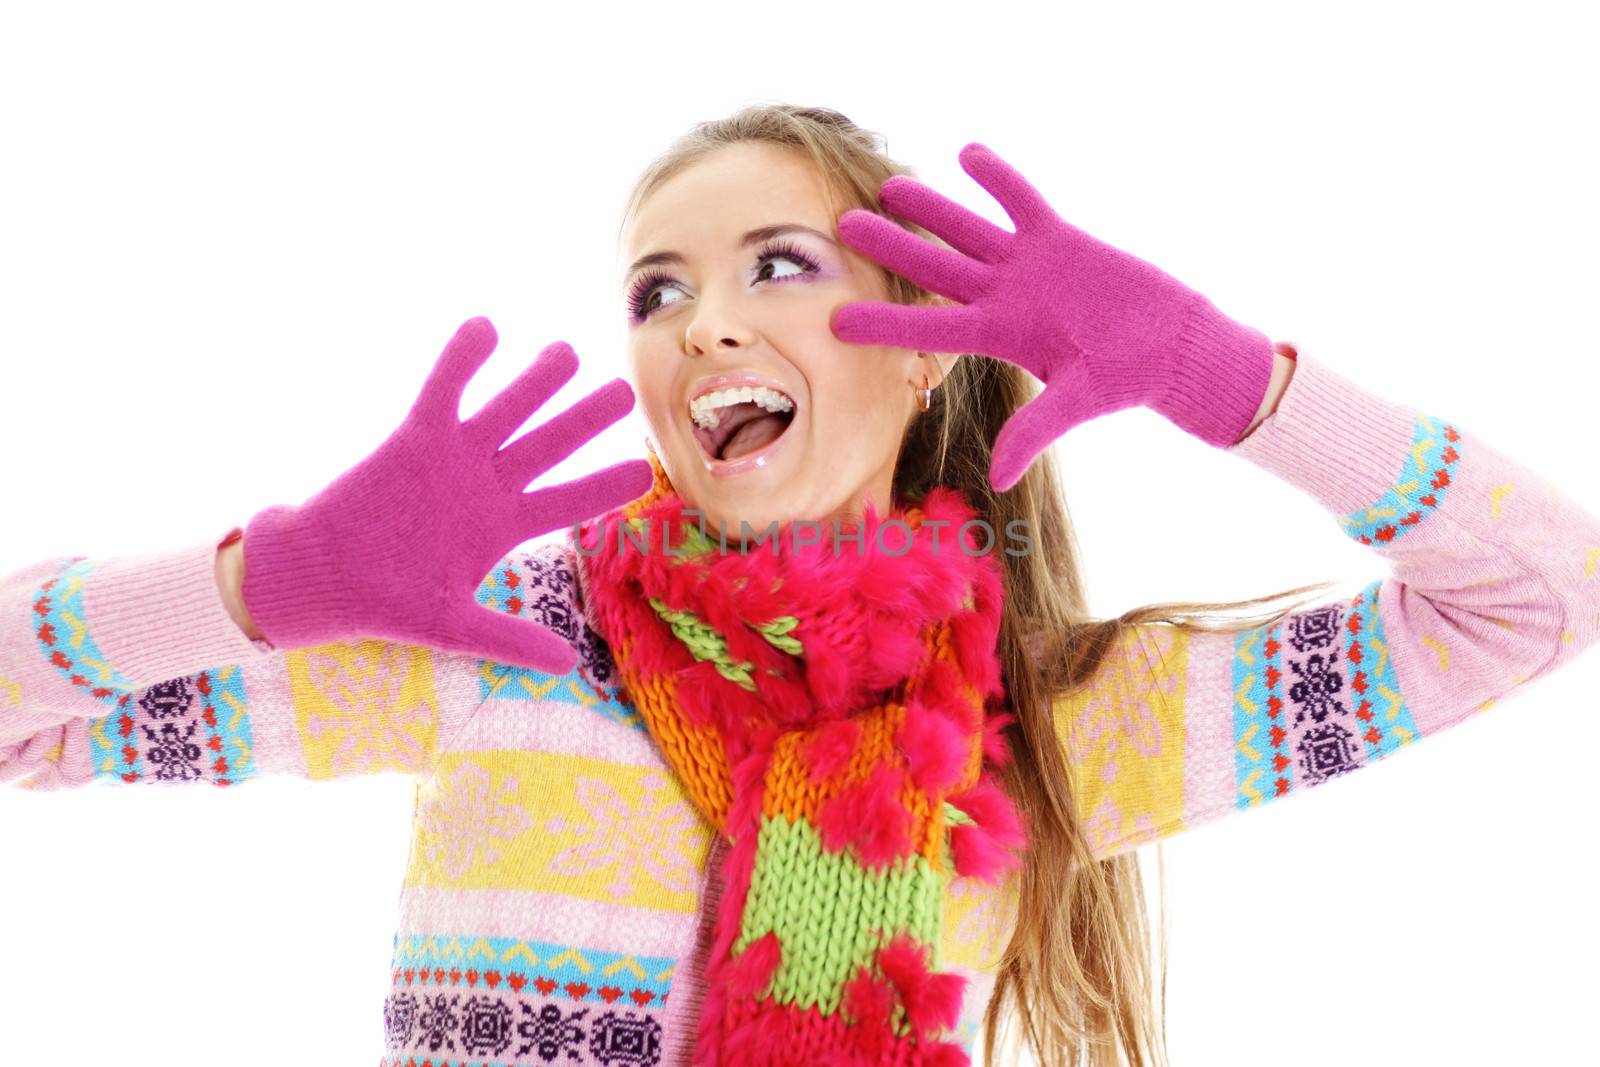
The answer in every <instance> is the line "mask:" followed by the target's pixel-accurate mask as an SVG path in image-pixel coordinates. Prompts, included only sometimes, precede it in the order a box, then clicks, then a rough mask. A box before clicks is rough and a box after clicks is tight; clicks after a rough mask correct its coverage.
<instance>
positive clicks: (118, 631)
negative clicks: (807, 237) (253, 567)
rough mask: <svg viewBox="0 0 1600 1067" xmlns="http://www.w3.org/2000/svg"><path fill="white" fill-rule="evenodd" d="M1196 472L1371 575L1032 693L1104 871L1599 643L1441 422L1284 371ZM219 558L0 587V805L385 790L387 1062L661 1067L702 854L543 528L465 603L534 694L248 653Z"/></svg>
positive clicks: (1515, 501)
mask: <svg viewBox="0 0 1600 1067" xmlns="http://www.w3.org/2000/svg"><path fill="white" fill-rule="evenodd" d="M1225 451H1227V452H1229V453H1232V454H1234V455H1237V456H1240V457H1242V458H1244V459H1246V460H1248V461H1250V462H1251V463H1253V464H1256V465H1258V466H1260V467H1262V468H1263V469H1265V470H1267V471H1269V472H1272V473H1273V474H1276V475H1277V476H1279V477H1280V478H1281V479H1283V480H1284V481H1286V482H1288V483H1289V484H1290V485H1292V486H1295V487H1298V488H1299V489H1301V490H1302V491H1304V492H1306V493H1308V494H1310V495H1311V496H1312V497H1313V498H1314V499H1315V500H1317V501H1318V502H1319V503H1320V504H1321V505H1322V506H1323V507H1324V508H1326V509H1327V510H1328V511H1329V512H1330V513H1331V517H1332V519H1333V520H1334V521H1335V522H1336V523H1337V524H1338V526H1339V528H1340V529H1341V530H1342V531H1343V532H1344V534H1345V535H1346V536H1348V537H1352V538H1354V539H1356V540H1357V541H1359V542H1360V543H1361V544H1363V545H1366V546H1368V547H1370V548H1371V549H1372V550H1373V552H1375V553H1376V554H1377V555H1378V556H1380V557H1382V559H1383V560H1384V561H1385V563H1386V564H1387V570H1388V573H1387V574H1386V575H1385V576H1383V577H1380V578H1376V579H1374V580H1373V581H1372V582H1371V583H1370V584H1368V585H1366V586H1365V587H1364V588H1362V589H1361V590H1360V591H1359V592H1358V593H1356V594H1355V595H1353V596H1341V597H1338V598H1336V599H1332V600H1328V601H1326V602H1324V603H1321V604H1319V605H1317V606H1314V607H1310V608H1306V609H1303V610H1300V611H1297V612H1295V613H1293V614H1292V615H1290V616H1288V617H1287V618H1285V619H1283V620H1281V621H1280V622H1278V623H1276V624H1274V625H1272V626H1269V627H1264V628H1261V629H1257V630H1251V631H1248V632H1245V633H1241V634H1208V633H1193V634H1186V633H1184V632H1183V631H1180V630H1178V629H1176V628H1173V627H1171V626H1168V625H1165V624H1151V625H1147V626H1144V627H1141V628H1139V629H1138V630H1137V631H1136V632H1135V633H1134V635H1133V636H1132V637H1131V638H1130V639H1129V640H1128V641H1126V642H1124V643H1123V644H1122V645H1120V646H1119V647H1117V648H1116V649H1114V650H1113V651H1112V654H1110V655H1109V656H1108V657H1107V658H1106V660H1105V662H1104V664H1103V665H1102V666H1101V668H1100V669H1099V671H1098V672H1097V673H1096V675H1095V676H1094V677H1093V678H1092V679H1091V680H1090V681H1089V683H1088V684H1086V685H1085V686H1084V687H1083V688H1082V689H1081V690H1080V691H1078V692H1076V693H1073V694H1071V695H1069V696H1064V697H1062V698H1060V699H1059V701H1058V703H1057V705H1056V717H1057V722H1058V725H1059V737H1060V740H1061V744H1062V745H1063V746H1065V751H1066V752H1067V755H1068V757H1069V760H1070V763H1071V764H1072V766H1073V768H1074V782H1075V789H1076V795H1077V802H1078V804H1079V807H1080V810H1081V812H1082V814H1083V817H1084V820H1085V826H1086V828H1087V831H1088V833H1089V834H1090V837H1091V844H1092V846H1093V848H1094V849H1095V851H1096V853H1097V854H1098V855H1100V856H1111V855H1115V854H1116V853H1118V852H1121V851H1123V850H1125V849H1129V848H1133V847H1136V846H1138V845H1140V844H1143V843H1146V842H1150V841H1154V840H1156V839H1158V838H1161V837H1163V836H1166V835H1170V834H1174V833H1177V832H1179V831H1181V830H1184V829H1187V828H1190V827H1195V826H1199V825H1202V824H1204V823H1207V822H1209V821H1211V820H1214V819H1217V818H1218V817H1220V816H1222V815H1225V814H1228V813H1230V812H1240V811H1246V810H1249V809H1251V808H1254V807H1259V806H1260V805H1263V804H1266V803H1269V802H1272V801H1274V800H1278V799H1280V798H1282V797H1285V796H1288V795H1290V794H1292V793H1295V792H1297V791H1300V790H1304V789H1306V788H1309V787H1312V786H1316V785H1320V784H1322V783H1324V782H1327V781H1329V780H1330V779H1332V778H1335V777H1339V776H1341V775H1345V774H1348V773H1349V772H1351V771H1355V770H1359V769H1360V768H1362V767H1364V766H1367V765H1369V764H1371V763H1373V762H1374V761H1376V760H1378V759H1381V758H1383V757H1384V756H1387V755H1389V754H1390V753H1392V752H1394V751H1395V750H1396V749H1399V748H1402V747H1404V746H1406V745H1409V744H1412V743H1414V742H1416V741H1418V740H1420V739H1422V738H1424V737H1427V736H1429V735H1431V734H1434V733H1437V732H1439V731H1440V730H1443V729H1445V728H1446V727H1449V726H1451V725H1453V724H1455V723H1458V722H1460V721H1462V720H1463V719H1466V718H1468V717H1470V716H1472V715H1473V714H1474V713H1475V712H1478V711H1482V710H1483V709H1485V708H1488V707H1489V706H1491V705H1492V704H1494V703H1495V702H1496V701H1498V700H1501V699H1503V698H1505V697H1506V696H1508V695H1510V694H1511V693H1512V692H1513V691H1514V690H1516V689H1517V687H1519V686H1522V685H1525V684H1526V683H1528V682H1529V681H1531V680H1533V679H1535V678H1538V677H1540V676H1542V675H1544V674H1546V673H1548V672H1549V671H1551V670H1553V669H1555V668H1557V667H1559V666H1560V665H1562V664H1564V663H1566V662H1568V661H1570V660H1571V659H1573V658H1574V657H1576V656H1577V655H1578V654H1579V653H1580V652H1581V651H1582V650H1584V649H1585V648H1587V647H1589V646H1590V645H1592V644H1594V643H1595V641H1596V639H1597V638H1600V519H1597V518H1596V517H1595V516H1594V514H1592V513H1591V512H1589V511H1586V510H1584V508H1583V507H1581V506H1580V505H1579V504H1578V503H1576V502H1574V501H1573V500H1571V499H1569V498H1567V497H1566V496H1564V495H1562V494H1561V493H1560V492H1558V491H1557V490H1556V489H1555V488H1554V487H1553V486H1552V485H1550V484H1548V483H1547V482H1546V481H1545V480H1544V479H1542V478H1541V477H1539V476H1538V475H1537V474H1535V473H1534V472H1532V471H1530V470H1528V469H1526V468H1524V467H1522V466H1520V465H1519V464H1517V463H1516V462H1515V461H1513V460H1512V459H1510V458H1509V457H1507V456H1506V455H1504V454H1502V453H1500V452H1498V451H1496V450H1495V449H1494V448H1492V447H1491V446H1490V445H1488V444H1487V443H1486V442H1484V441H1483V440H1481V439H1479V438H1477V437H1475V436H1474V435H1473V434H1472V433H1471V432H1470V431H1469V430H1468V429H1467V428H1465V427H1463V426H1461V425H1460V424H1457V423H1454V422H1450V421H1447V420H1445V419H1443V418H1440V417H1436V416H1433V415H1430V414H1425V413H1423V412H1421V411H1415V410H1412V409H1410V408H1407V407H1404V406H1401V405H1398V404H1395V403H1392V402H1390V401H1388V400H1385V399H1384V398H1382V397H1380V396H1378V395H1375V394H1373V393H1371V392H1369V391H1367V390H1365V389H1363V388H1361V387H1359V386H1357V385H1355V384H1353V383H1352V382H1350V381H1349V380H1347V379H1345V378H1343V377H1341V376H1340V375H1338V374H1337V373H1335V372H1334V371H1333V370H1332V369H1331V368H1329V367H1328V366H1326V365H1324V364H1322V363H1320V362H1318V360H1317V359H1316V358H1315V357H1312V356H1307V355H1305V354H1304V353H1302V354H1301V356H1300V359H1299V363H1298V366H1297V369H1296V372H1295V375H1294V377H1293V379H1292V381H1291V383H1290V385H1289V387H1288V389H1287V390H1286V391H1285V393H1284V395H1283V397H1282V400H1281V401H1280V404H1279V406H1278V409H1277V411H1276V412H1275V413H1274V414H1273V415H1272V416H1270V417H1269V418H1267V420H1266V421H1265V422H1263V423H1262V424H1261V425H1260V426H1259V427H1258V428H1257V429H1256V430H1255V431H1254V432H1253V433H1252V434H1251V435H1250V436H1248V437H1246V438H1245V439H1244V440H1243V441H1241V442H1239V443H1238V444H1235V445H1234V446H1232V447H1231V448H1229V449H1226V450H1225ZM233 532H234V531H233V530H230V531H227V532H226V533H223V534H219V536H217V537H208V538H206V539H205V540H203V541H201V542H199V543H196V544H193V545H191V546H188V547H185V548H182V549H179V550H176V551H172V552H166V553H157V554H152V555H146V556H136V557H123V558H105V559H97V558H77V557H63V558H55V559H48V560H42V561H39V562H36V563H33V564H31V565H28V566H24V567H22V568H20V569H18V570H14V571H12V572H11V573H9V574H7V575H5V576H4V577H3V578H0V781H8V782H11V783H13V784H15V785H17V786H19V787H23V788H32V789H54V788H61V787H67V786H78V785H84V784H87V783H89V782H93V781H99V782H106V783H113V784H120V783H135V782H151V783H168V782H170V783H202V782H205V783H211V784H213V785H219V786H233V785H238V784H241V783H246V782H248V781H249V780H250V779H251V778H254V777H256V776H259V775H263V774H274V773H279V774H293V775H299V776H303V777H308V778H315V779H329V778H336V777H341V776H345V775H353V774H363V773H379V772H405V773H409V774H414V775H415V776H416V781H417V785H416V804H415V825H414V829H413V845H412V850H411V858H410V862H409V866H408V868H407V870H406V873H405V879H404V887H403V891H402V894H401V908H400V916H399V929H398V932H397V934H396V937H395V941H394V955H393V965H392V973H393V988H392V990H391V992H390V993H389V995H388V996H387V997H386V998H385V1001H384V1004H383V1006H382V1009H383V1010H382V1026H383V1033H384V1037H385V1040H386V1052H385V1054H384V1058H383V1061H382V1062H383V1063H384V1064H385V1065H409V1064H418V1065H422V1064H431V1065H433V1067H444V1065H448V1067H458V1065H464V1064H470V1065H488V1064H493V1065H520V1064H550V1063H563V1064H571V1063H579V1064H596V1065H601V1067H636V1065H644V1064H657V1063H661V1064H683V1063H687V1062H688V1056H689V1053H690V1047H689V1045H690V1038H691V1035H692V1034H693V1031H694V1020H695V1018H696V1013H697V1008H698V1005H699V1001H700V999H701V997H702V996H703V993H704V990H703V986H702V982H701V979H702V971H703V965H702V961H703V958H704V952H705V949H706V944H707V935H708V932H709V930H708V921H707V920H708V919H709V916H710V915H711V914H712V913H713V910H714V908H713V905H714V903H715V899H716V895H717V893H718V891H719V890H718V886H717V885H716V882H715V879H714V877H712V872H713V871H715V870H716V869H717V867H716V865H715V864H713V863H712V862H711V861H712V859H713V858H714V856H713V853H714V852H715V851H716V847H714V846H713V844H712V835H711V832H710V829H709V827H708V826H707V825H706V824H705V823H704V822H703V820H702V819H701V818H700V817H699V815H698V814H697V813H696V810H695V808H694V806H693V805H692V804H691V803H690V802H689V800H688V799H687V797H686V795H685V793H684V791H683V789H682V788H681V786H680V785H679V783H678V782H677V781H676V780H675V778H674V776H673V774H672V773H671V771H670V770H669V769H668V767H667V765H666V764H665V763H664V762H663V760H662V758H661V755H660V753H659V751H658V750H657V749H656V747H655V745H654V744H653V742H652V740H651V737H650V735H649V733H648V732H647V731H646V730H645V728H644V727H643V724H642V723H641V721H640V719H639V716H638V714H637V713H636V712H635V710H634V708H633V707H632V705H631V704H630V703H629V702H628V700H627V699H626V692H625V690H623V689H622V688H621V687H620V685H619V684H618V681H617V676H616V672H615V667H614V664H613V661H612V659H611V655H610V650H609V646H608V644H607V643H606V641H605V640H604V638H603V637H602V636H601V634H600V633H598V632H597V626H596V619H595V618H594V616H593V615H592V613H589V612H587V611H586V605H585V600H584V590H583V588H582V587H581V579H580V578H579V570H578V568H577V567H576V566H575V557H574V555H573V551H574V550H573V548H572V545H571V541H570V536H569V534H568V532H565V531H564V532H563V533H562V535H561V536H559V537H551V538H550V539H549V540H547V541H540V542H535V543H534V544H533V545H532V546H530V547H525V548H524V549H523V550H520V551H518V552H517V553H514V554H512V555H511V556H508V557H507V558H506V559H504V560H503V561H502V564H501V566H500V567H499V568H498V569H496V570H495V571H494V572H493V573H491V574H490V575H489V576H488V577H487V578H486V579H485V580H484V581H483V583H482V584H481V586H480V588H479V591H478V596H479V599H480V601H481V602H483V603H485V604H490V605H493V606H495V607H498V608H500V609H502V610H504V611H507V612H509V613H512V614H518V615H525V616H528V617H530V618H534V619H537V620H539V621H540V622H542V623H544V624H545V625H547V626H550V627H552V628H553V629H555V630H557V631H558V632H560V633H562V634H564V635H566V636H567V637H568V638H569V639H570V640H572V641H573V642H574V644H575V646H576V648H577V649H578V651H579V653H580V655H579V661H578V666H577V667H576V668H575V669H574V670H573V671H572V672H571V673H570V674H567V675H564V676H561V677H554V676H551V675H548V674H542V673H540V672H538V671H532V670H524V669H520V668H514V667H509V666H506V665H502V664H497V663H493V662H488V661H483V660H478V659H473V658H470V657H465V656H461V655H459V654H447V653H441V652H437V651H435V650H431V649H428V648H423V647H417V646H410V645H401V644H392V643H388V642H385V641H380V640H367V641H360V642H354V643H347V644H331V645H326V646H321V647H317V648H311V649H302V650H297V651H288V652H284V651H278V650H274V649H272V648H271V647H270V646H269V645H267V644H266V643H265V642H252V641H250V640H248V639H247V638H246V637H245V636H244V635H243V634H242V632H241V631H240V630H239V629H238V628H237V627H236V626H235V625H234V623H233V622H232V621H231V619H230V618H229V616H228V614H227V612H226V610H225V609H224V607H223V605H222V603H221V600H220V597H219V596H218V592H217V588H216V584H215V577H214V569H213V566H214V557H215V553H216V549H217V545H218V543H219V542H221V541H222V540H224V539H225V537H226V536H227V534H231V533H233ZM1014 900H1015V898H1014V894H1013V893H1012V892H1011V890H1010V888H1009V887H1008V886H1001V887H1000V888H998V889H990V888H988V887H986V886H984V885H982V884H981V883H968V882H967V881H965V880H962V879H957V881H956V882H955V884H954V886H953V888H952V890H951V892H950V894H949V896H948V899H947V902H946V906H945V909H944V915H943V927H942V931H941V933H940V944H941V949H942V956H943V959H942V961H941V966H943V967H945V968H949V969H954V970H956V971H957V972H959V973H962V974H965V975H967V976H969V978H970V979H971V981H969V983H968V986H967V994H966V1000H965V1004H964V1007H963V1013H962V1021H961V1024H960V1028H959V1031H958V1033H957V1034H956V1038H957V1039H958V1040H960V1041H963V1042H965V1043H968V1044H969V1045H970V1044H971V1042H972V1041H973V1039H974V1037H975V1035H976V1034H977V1031H978V1026H979V1022H980V1020H981V1018H982V1013H983V1009H984V1007H985V1005H986V1004H987V1002H988V999H989V996H990V993H991V990H992V986H993V977H992V976H993V970H994V967H995V965H996V963H997V961H998V958H999V954H1000V951H1001V950H1002V949H1003V947H1004V945H1005V942H1006V938H1007V936H1008V934H1009V931H1010V927H1011V922H1012V918H1011V916H1012V915H1013V914H1014ZM377 1007H378V1006H377V1005H374V1020H373V1024H374V1029H375V1031H376V1027H377V1021H378V1020H377Z"/></svg>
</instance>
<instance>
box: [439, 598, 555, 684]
mask: <svg viewBox="0 0 1600 1067" xmlns="http://www.w3.org/2000/svg"><path fill="white" fill-rule="evenodd" d="M454 632H455V635H456V636H455V637H454V638H452V639H451V640H450V642H449V645H448V647H447V650H448V651H452V652H464V653H467V654H468V655H473V656H477V657H479V658H480V659H486V660H491V661H493V662H495V663H501V664H504V665H506V666H508V667H522V668H525V669H528V670H535V671H543V672H544V673H546V674H558V675H559V674H567V673H569V672H570V671H571V670H572V669H573V668H574V667H575V666H577V663H578V653H577V650H576V649H574V648H573V647H572V642H571V641H568V640H567V639H566V638H564V637H562V636H561V635H560V634H557V633H555V632H554V631H553V630H551V629H550V628H549V627H547V626H543V625H540V624H539V623H536V622H534V621H533V620H532V619H527V618H523V617H522V616H520V615H509V614H507V613H506V612H503V611H496V610H495V609H494V608H490V607H485V606H484V605H482V604H479V603H476V602H474V603H473V604H472V606H471V607H469V608H467V609H465V610H464V611H462V613H461V615H460V617H459V618H457V619H456V626H455V631H454Z"/></svg>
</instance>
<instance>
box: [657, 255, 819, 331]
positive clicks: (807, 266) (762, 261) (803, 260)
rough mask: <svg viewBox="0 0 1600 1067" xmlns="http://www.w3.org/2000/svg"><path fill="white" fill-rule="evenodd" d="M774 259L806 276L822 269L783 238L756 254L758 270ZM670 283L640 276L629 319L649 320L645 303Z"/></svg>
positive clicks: (662, 276)
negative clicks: (658, 288) (790, 263)
mask: <svg viewBox="0 0 1600 1067" xmlns="http://www.w3.org/2000/svg"><path fill="white" fill-rule="evenodd" d="M772 259H792V260H794V261H795V262H796V263H798V264H800V266H801V267H802V268H803V269H804V273H805V274H815V273H817V271H819V270H821V269H822V267H821V265H820V264H818V263H817V261H816V260H815V259H813V258H812V257H811V256H810V255H809V254H807V253H806V252H805V251H803V250H802V249H801V248H800V246H798V245H796V244H794V243H793V242H790V241H785V240H783V239H781V238H780V239H778V240H774V241H771V242H768V243H767V244H765V245H762V246H761V251H759V252H757V253H756V269H757V270H760V269H761V268H762V267H764V266H766V264H767V261H768V260H772ZM801 276H802V275H799V274H791V275H789V276H788V277H786V278H771V279H769V280H770V281H773V282H787V281H793V280H794V279H795V278H798V277H801ZM670 281H672V276H671V275H669V274H664V273H662V272H661V271H658V270H652V271H648V272H646V273H644V274H642V275H640V276H639V278H638V280H636V281H635V282H634V283H633V286H632V287H631V288H630V289H629V290H628V317H629V318H630V319H631V320H632V321H634V322H639V321H641V320H643V319H645V318H648V317H649V315H648V313H647V312H646V311H645V309H644V305H645V303H646V302H647V301H648V300H649V299H650V296H651V294H652V293H653V292H654V291H655V287H656V286H658V285H660V284H662V283H663V282H670Z"/></svg>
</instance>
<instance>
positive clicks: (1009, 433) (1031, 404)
mask: <svg viewBox="0 0 1600 1067" xmlns="http://www.w3.org/2000/svg"><path fill="white" fill-rule="evenodd" d="M1093 414H1094V410H1093V407H1092V405H1091V404H1090V397H1089V394H1088V391H1087V390H1084V389H1081V388H1077V387H1075V384H1074V382H1073V381H1072V379H1071V378H1070V377H1058V378H1055V379H1053V380H1052V381H1051V382H1050V383H1049V384H1048V385H1046V386H1045V389H1044V392H1042V393H1040V394H1039V395H1038V396H1036V397H1034V398H1033V399H1032V400H1030V401H1028V402H1027V403H1026V404H1024V405H1022V407H1020V408H1018V409H1017V411H1016V413H1015V414H1014V415H1012V416H1011V418H1009V419H1007V420H1006V424H1005V425H1004V426H1002V427H1000V433H999V434H998V435H997V436H996V437H995V441H994V454H993V459H992V460H991V462H990V464H989V484H990V485H992V486H994V488H995V490H996V491H997V492H1001V493H1003V492H1005V491H1006V490H1007V489H1010V488H1011V487H1012V486H1013V485H1016V484H1017V482H1018V481H1020V480H1021V479H1022V476H1023V475H1024V474H1026V473H1027V471H1028V468H1029V467H1031V466H1032V465H1033V461H1034V460H1035V459H1037V458H1038V457H1039V453H1041V452H1043V451H1044V450H1045V449H1046V448H1048V447H1049V446H1050V444H1051V442H1053V441H1055V440H1056V439H1057V438H1059V437H1061V436H1062V435H1063V434H1065V433H1067V431H1069V430H1071V429H1072V428H1073V427H1075V426H1077V425H1079V424H1080V423H1083V422H1087V421H1088V419H1089V418H1090V416H1091V415H1093Z"/></svg>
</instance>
